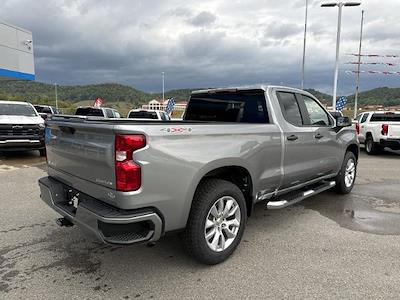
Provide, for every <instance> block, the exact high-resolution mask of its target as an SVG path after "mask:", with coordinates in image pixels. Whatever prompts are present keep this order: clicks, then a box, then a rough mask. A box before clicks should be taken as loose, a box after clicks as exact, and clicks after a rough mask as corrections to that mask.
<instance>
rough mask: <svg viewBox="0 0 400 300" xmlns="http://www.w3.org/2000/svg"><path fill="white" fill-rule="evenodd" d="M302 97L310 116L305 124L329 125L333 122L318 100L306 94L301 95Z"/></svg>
mask: <svg viewBox="0 0 400 300" xmlns="http://www.w3.org/2000/svg"><path fill="white" fill-rule="evenodd" d="M301 98H302V99H303V102H304V105H305V108H306V113H307V116H308V120H307V122H306V124H305V125H312V126H329V125H331V124H332V122H331V119H330V118H329V116H328V113H327V112H326V111H325V110H324V109H323V108H322V107H321V105H320V104H319V103H318V102H317V101H315V100H314V99H313V98H311V97H308V96H306V95H301ZM306 119H307V118H306Z"/></svg>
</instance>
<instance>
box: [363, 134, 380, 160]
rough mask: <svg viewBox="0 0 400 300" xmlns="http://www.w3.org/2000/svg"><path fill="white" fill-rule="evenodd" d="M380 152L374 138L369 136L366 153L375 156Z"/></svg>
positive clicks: (366, 142) (366, 141)
mask: <svg viewBox="0 0 400 300" xmlns="http://www.w3.org/2000/svg"><path fill="white" fill-rule="evenodd" d="M379 150H380V147H379V145H378V144H377V143H375V142H374V140H373V138H372V136H370V135H369V136H368V137H367V138H366V140H365V152H367V154H368V155H374V154H377V153H378V152H379Z"/></svg>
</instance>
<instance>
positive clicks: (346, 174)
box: [336, 151, 357, 194]
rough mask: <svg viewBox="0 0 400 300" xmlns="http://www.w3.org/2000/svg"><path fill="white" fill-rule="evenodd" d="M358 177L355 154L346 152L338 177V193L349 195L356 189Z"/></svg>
mask: <svg viewBox="0 0 400 300" xmlns="http://www.w3.org/2000/svg"><path fill="white" fill-rule="evenodd" d="M356 175H357V159H356V157H355V155H354V153H353V152H350V151H348V152H346V155H345V156H344V160H343V164H342V167H341V169H340V172H339V174H338V175H337V176H336V191H337V192H338V193H340V194H348V193H350V192H351V190H352V189H353V187H354V182H355V180H356Z"/></svg>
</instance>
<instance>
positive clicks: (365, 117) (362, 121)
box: [360, 114, 369, 123]
mask: <svg viewBox="0 0 400 300" xmlns="http://www.w3.org/2000/svg"><path fill="white" fill-rule="evenodd" d="M368 116H369V114H364V115H363V116H362V118H361V121H360V123H365V121H367V119H368Z"/></svg>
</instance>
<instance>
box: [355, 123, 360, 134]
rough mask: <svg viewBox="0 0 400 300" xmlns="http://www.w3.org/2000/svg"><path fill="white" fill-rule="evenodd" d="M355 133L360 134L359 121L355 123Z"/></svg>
mask: <svg viewBox="0 0 400 300" xmlns="http://www.w3.org/2000/svg"><path fill="white" fill-rule="evenodd" d="M356 131H357V134H360V123H356Z"/></svg>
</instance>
